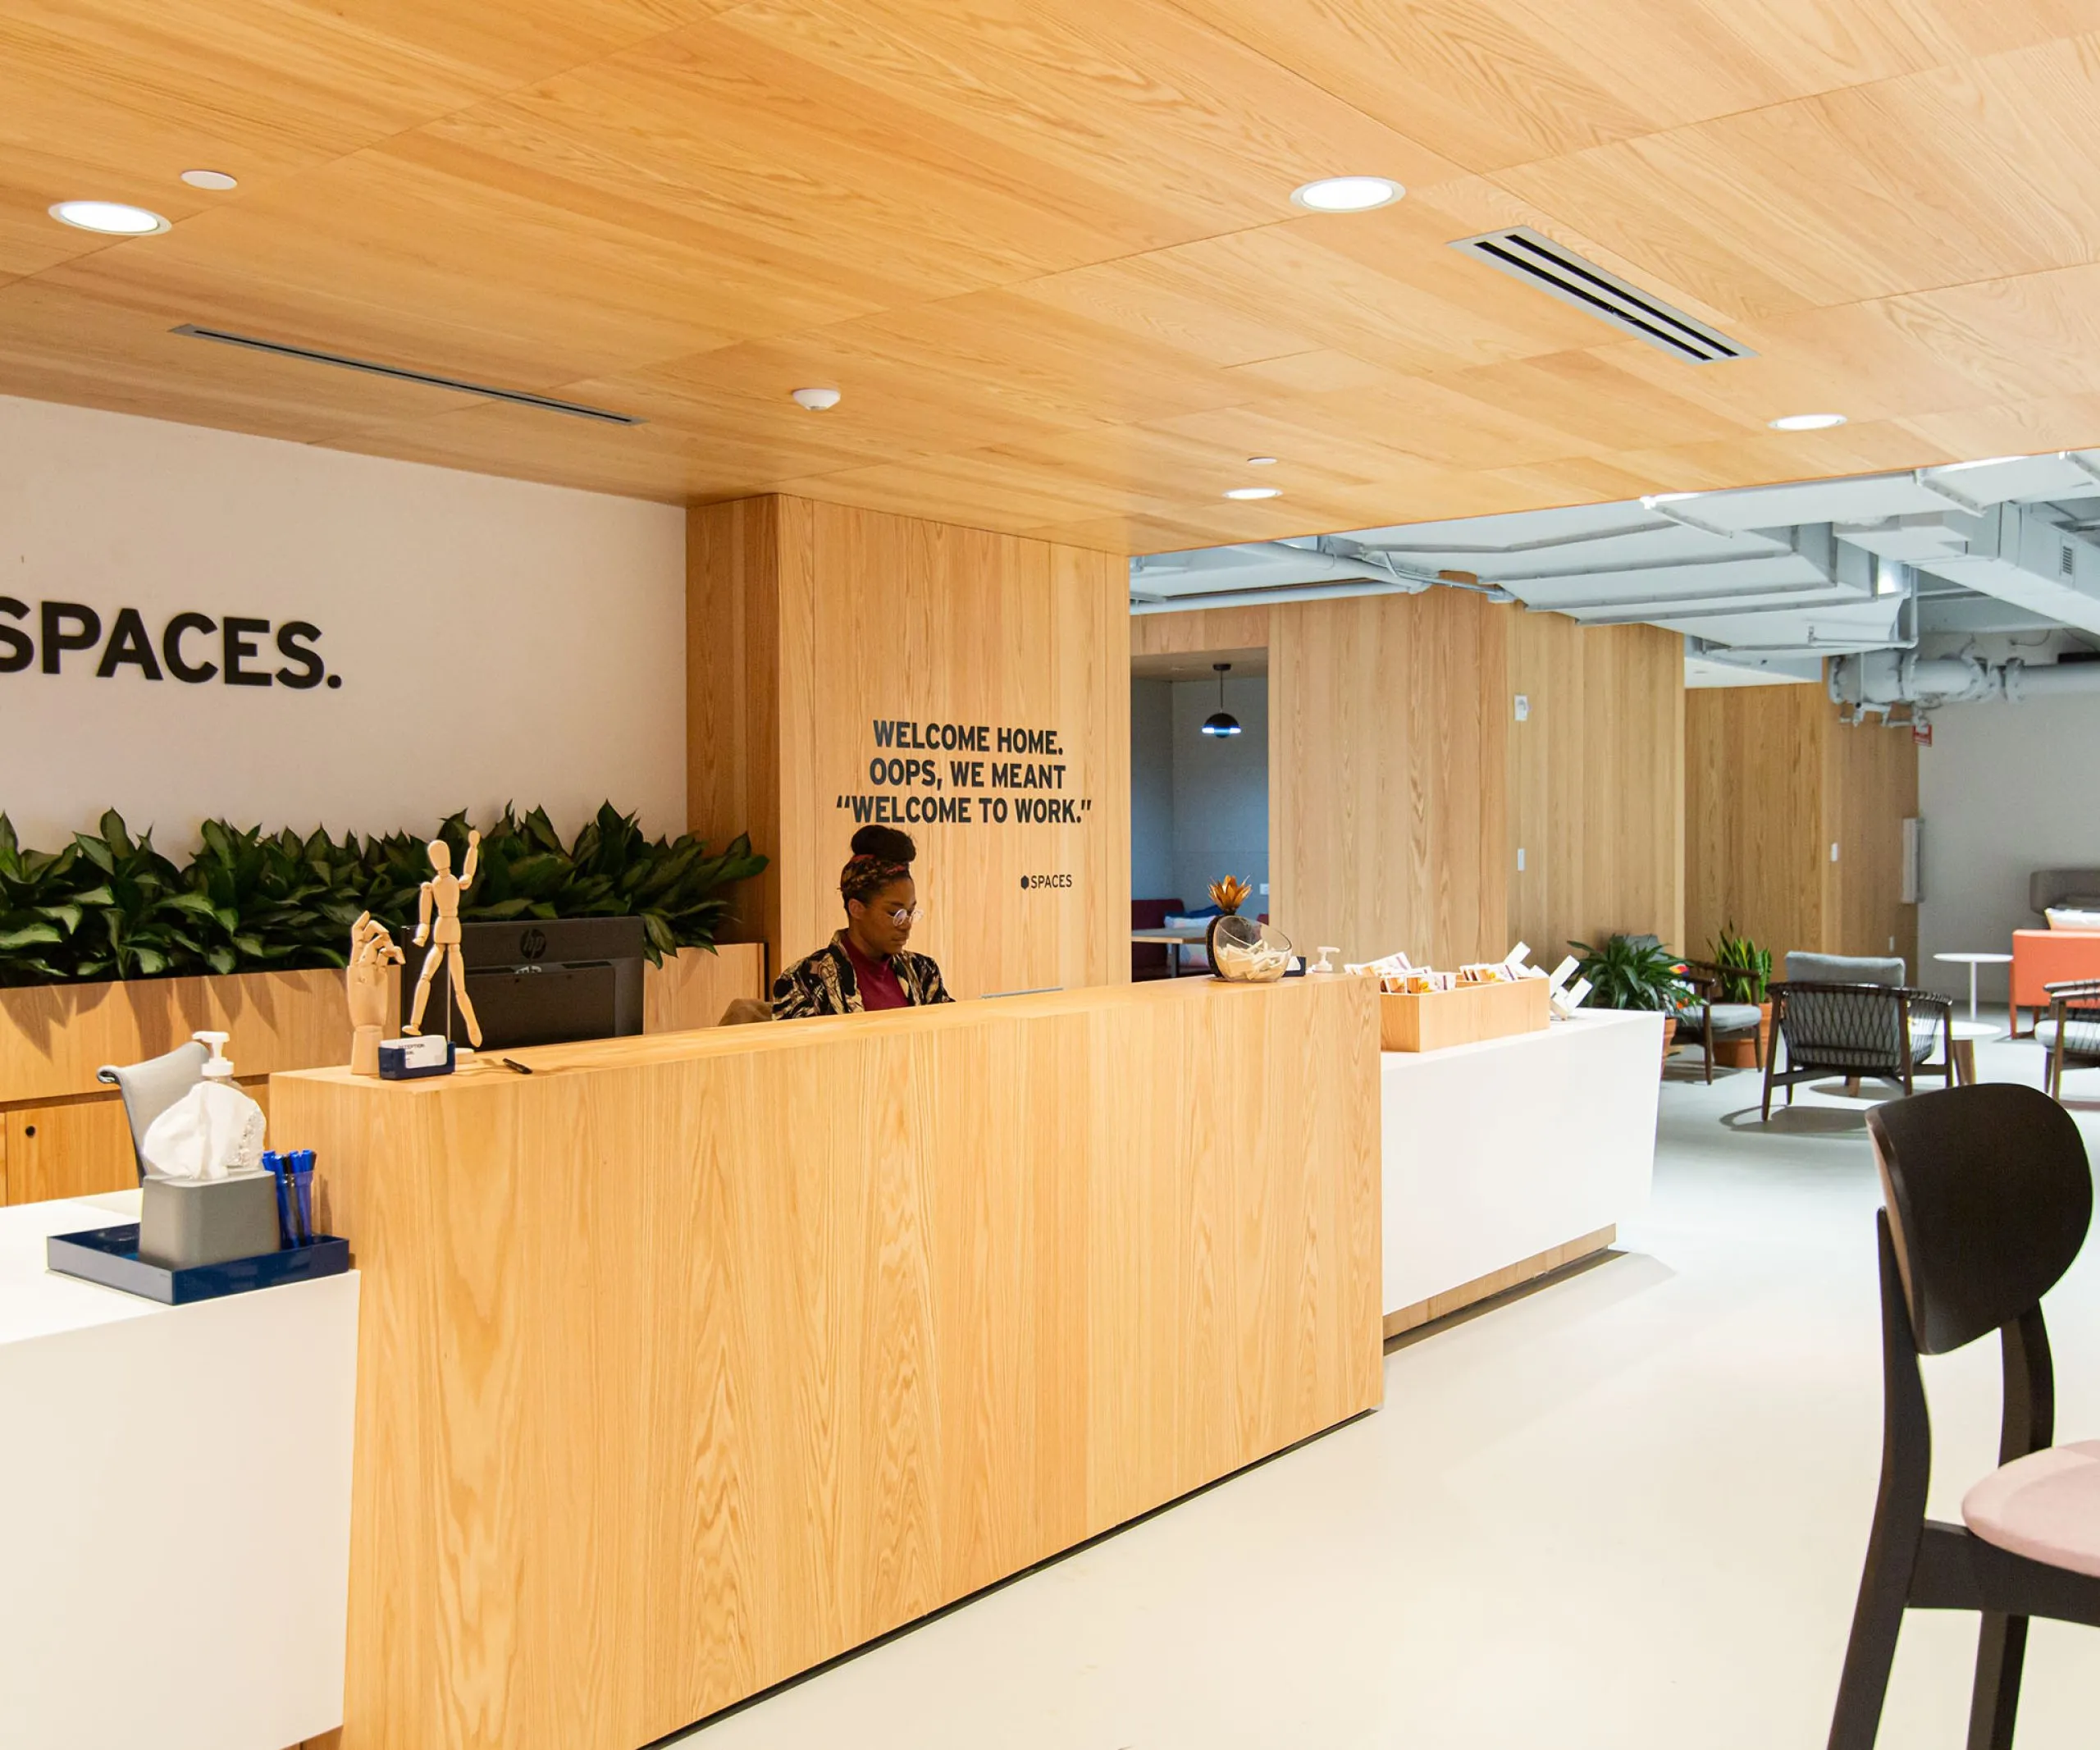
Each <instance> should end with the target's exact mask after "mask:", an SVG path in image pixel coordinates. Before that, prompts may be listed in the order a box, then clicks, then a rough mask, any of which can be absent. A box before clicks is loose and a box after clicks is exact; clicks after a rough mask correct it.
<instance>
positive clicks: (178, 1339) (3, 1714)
mask: <svg viewBox="0 0 2100 1750" xmlns="http://www.w3.org/2000/svg"><path fill="white" fill-rule="evenodd" d="M127 1204H128V1210H127V1207H126V1206H127ZM137 1205H138V1194H137V1193H136V1192H131V1193H128V1194H121V1195H118V1196H116V1197H112V1198H96V1199H88V1200H81V1201H63V1202H57V1203H41V1204H21V1205H18V1206H16V1207H15V1208H12V1209H0V1743H6V1744H8V1745H10V1746H13V1745H21V1746H22V1747H24V1750H44V1747H47V1746H48V1747H52V1750H57V1747H59V1746H64V1747H65V1750H139V1746H141V1745H148V1744H150V1745H152V1746H153V1750H285V1747H286V1746H288V1745H291V1744H296V1743H299V1741H300V1740H301V1739H308V1738H313V1737H316V1736H318V1735H319V1734H322V1733H323V1732H326V1731H328V1730H330V1729H332V1728H334V1727H335V1726H337V1725H340V1724H341V1723H342V1718H343V1635H344V1622H345V1609H346V1602H347V1597H348V1592H349V1541H350V1437H351V1419H352V1414H353V1410H354V1400H355V1394H356V1370H357V1304H358V1279H357V1276H356V1274H355V1273H354V1272H353V1273H350V1274H349V1275H345V1276H337V1277H326V1278H324V1279H322V1280H321V1281H318V1282H299V1283H293V1284H289V1285H287V1286H284V1287H281V1288H270V1289H263V1290H261V1291H256V1292H253V1293H249V1294H241V1295H229V1296H227V1297H226V1298H225V1299H223V1300H206V1301H203V1302H200V1303H198V1304H196V1305H190V1306H180V1307H168V1306H161V1305H157V1304H156V1303H154V1302H153V1301H150V1300H139V1299H138V1298H137V1297H136V1296H135V1295H127V1294H121V1293H119V1292H117V1291H116V1290H114V1289H108V1288H100V1287H97V1286H94V1285H93V1284H91V1283H88V1282H78V1281H75V1279H74V1278H72V1277H65V1276H54V1275H52V1274H50V1273H48V1272H47V1271H46V1270H45V1268H44V1262H43V1259H44V1246H43V1242H44V1239H45V1237H46V1236H48V1235H50V1234H54V1233H74V1232H78V1231H80V1230H82V1229H84V1228H90V1227H111V1226H113V1225H115V1224H116V1223H117V1222H123V1221H136V1220H137V1219H138V1213H137Z"/></svg>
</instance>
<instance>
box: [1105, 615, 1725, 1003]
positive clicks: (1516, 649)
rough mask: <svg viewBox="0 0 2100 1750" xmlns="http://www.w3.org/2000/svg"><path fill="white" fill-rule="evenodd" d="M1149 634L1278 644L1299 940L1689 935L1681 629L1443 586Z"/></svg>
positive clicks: (1204, 646)
mask: <svg viewBox="0 0 2100 1750" xmlns="http://www.w3.org/2000/svg"><path fill="white" fill-rule="evenodd" d="M1133 627H1134V629H1133V632H1132V634H1131V637H1132V648H1133V650H1134V651H1138V652H1139V653H1142V654H1146V655H1170V654H1185V653H1190V652H1195V651H1217V650H1248V649H1266V650H1267V652H1268V656H1269V677H1270V678H1269V687H1270V742H1269V836H1270V846H1269V864H1270V870H1271V874H1270V884H1271V912H1272V913H1273V915H1274V916H1276V920H1277V921H1278V923H1279V924H1280V925H1281V926H1282V927H1283V928H1284V929H1285V930H1286V931H1288V932H1289V933H1290V935H1291V937H1292V939H1294V941H1297V942H1299V943H1303V944H1306V945H1308V946H1317V944H1322V943H1332V944H1335V945H1337V946H1339V947H1340V948H1342V949H1343V950H1344V953H1347V954H1349V956H1351V957H1362V956H1367V955H1370V954H1374V953H1388V952H1390V951H1391V950H1392V949H1395V948H1400V949H1404V951H1405V952H1406V953H1408V954H1410V955H1412V956H1413V957H1414V958H1416V959H1418V960H1425V959H1426V960H1430V961H1433V962H1435V963H1436V964H1437V965H1440V966H1450V965H1454V964H1456V963H1459V962H1463V961H1467V960H1474V959H1479V958H1481V957H1495V956H1499V955H1500V954H1501V953H1503V952H1504V950H1505V949H1507V948H1509V945H1510V944H1511V943H1512V942H1513V941H1514V940H1516V939H1518V938H1522V939H1523V940H1524V941H1526V942H1527V943H1529V944H1531V946H1532V950H1533V952H1534V955H1535V957H1540V958H1544V959H1545V960H1547V961H1548V962H1549V963H1550V962H1551V961H1552V960H1554V959H1557V958H1558V957H1559V955H1560V954H1561V953H1563V952H1564V948H1565V946H1566V944H1568V942H1569V941H1571V940H1573V939H1596V937H1598V936H1600V935H1605V934H1610V933H1611V932H1613V931H1614V930H1650V931H1653V932H1654V933H1655V934H1658V935H1659V936H1662V937H1663V938H1664V939H1665V940H1666V941H1668V942H1669V943H1670V944H1672V945H1673V946H1676V945H1678V942H1679V940H1680V939H1681V937H1682V933H1683V927H1684V906H1683V888H1682V879H1683V876H1682V871H1683V864H1684V857H1683V830H1684V816H1683V807H1684V779H1683V749H1684V727H1683V724H1684V719H1683V711H1684V685H1683V672H1684V663H1683V644H1682V640H1681V639H1680V638H1679V637H1678V636H1677V635H1676V634H1675V633H1667V632H1664V631H1661V630H1659V629H1658V628H1655V627H1652V626H1614V627H1583V626H1579V625H1577V624H1576V623H1575V622H1574V621H1573V620H1571V619H1568V618H1567V617H1566V616H1565V615H1557V614H1530V613H1527V612H1525V611H1524V610H1522V609H1520V608H1515V607H1509V606H1499V605H1495V604H1492V603H1490V602H1489V601H1486V600H1485V599H1484V598H1483V597H1481V596H1478V595H1475V594H1472V593H1471V592H1465V591H1460V590H1448V589H1437V590H1431V591H1429V592H1427V593H1425V594H1422V595H1419V596H1360V597H1354V598H1348V599H1344V600H1340V601H1320V602H1306V603H1298V604H1294V605H1290V606H1283V607H1276V608H1243V609H1215V610H1206V611H1198V612H1194V613H1189V614H1162V615H1143V616H1140V617H1139V619H1136V620H1135V621H1134V623H1133ZM1520 694H1521V695H1523V697H1524V699H1525V701H1526V715H1525V716H1524V718H1523V720H1522V721H1519V720H1518V718H1517V715H1516V701H1517V698H1518V695H1520ZM1519 851H1522V852H1523V868H1522V869H1519V868H1518V866H1517V865H1518V852H1519Z"/></svg>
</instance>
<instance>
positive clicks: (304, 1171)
mask: <svg viewBox="0 0 2100 1750" xmlns="http://www.w3.org/2000/svg"><path fill="white" fill-rule="evenodd" d="M291 1169H292V1184H293V1186H294V1187H295V1188H296V1189H297V1190H298V1192H299V1244H300V1245H308V1244H310V1243H311V1242H312V1241H313V1149H293V1150H292V1152H291Z"/></svg>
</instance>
